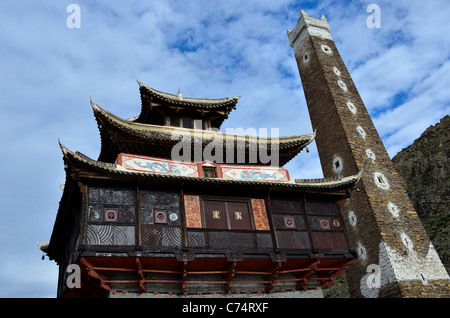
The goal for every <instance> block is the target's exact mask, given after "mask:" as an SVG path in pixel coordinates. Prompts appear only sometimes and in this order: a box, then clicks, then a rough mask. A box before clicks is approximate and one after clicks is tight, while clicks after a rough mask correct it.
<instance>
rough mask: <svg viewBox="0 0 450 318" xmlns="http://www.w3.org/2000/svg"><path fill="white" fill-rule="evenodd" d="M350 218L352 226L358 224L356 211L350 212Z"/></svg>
mask: <svg viewBox="0 0 450 318" xmlns="http://www.w3.org/2000/svg"><path fill="white" fill-rule="evenodd" d="M348 220H349V222H350V224H351V225H352V226H356V223H358V218H357V217H356V214H355V212H353V211H350V212H348Z"/></svg>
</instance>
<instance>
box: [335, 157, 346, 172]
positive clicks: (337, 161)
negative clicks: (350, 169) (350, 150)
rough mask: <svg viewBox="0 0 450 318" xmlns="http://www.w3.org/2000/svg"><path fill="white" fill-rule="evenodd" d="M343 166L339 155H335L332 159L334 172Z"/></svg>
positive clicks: (339, 170) (340, 169)
mask: <svg viewBox="0 0 450 318" xmlns="http://www.w3.org/2000/svg"><path fill="white" fill-rule="evenodd" d="M343 168H344V164H343V163H342V159H341V157H335V158H334V159H333V171H334V172H335V173H339V172H341V171H342V169H343Z"/></svg>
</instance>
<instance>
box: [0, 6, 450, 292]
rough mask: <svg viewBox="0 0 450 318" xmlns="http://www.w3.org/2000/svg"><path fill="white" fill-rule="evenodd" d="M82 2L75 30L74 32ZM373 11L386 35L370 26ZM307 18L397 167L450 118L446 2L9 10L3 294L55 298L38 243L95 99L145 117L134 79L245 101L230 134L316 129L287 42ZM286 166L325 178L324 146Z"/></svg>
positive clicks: (85, 136) (96, 141)
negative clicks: (73, 15)
mask: <svg viewBox="0 0 450 318" xmlns="http://www.w3.org/2000/svg"><path fill="white" fill-rule="evenodd" d="M71 3H74V4H77V5H79V7H80V9H81V16H80V17H81V27H80V28H78V29H77V28H73V29H71V28H68V27H67V24H66V20H67V17H68V16H69V15H70V13H68V12H66V8H67V6H68V5H69V4H71ZM371 3H374V4H378V5H379V6H380V8H381V28H379V29H370V28H368V27H367V24H366V20H367V18H368V16H369V15H370V13H367V12H366V8H367V6H368V5H369V4H371ZM300 9H304V10H305V11H306V12H307V13H308V14H309V15H310V16H312V17H316V18H320V16H321V15H322V14H324V15H325V16H326V17H327V19H328V22H329V24H330V26H331V29H332V31H331V32H332V36H333V39H334V40H335V42H336V45H337V46H338V49H339V51H340V53H341V55H342V57H343V59H344V61H345V63H346V65H347V67H348V69H349V71H350V73H351V75H352V77H353V80H354V81H355V83H356V86H357V87H358V89H359V92H360V94H361V96H362V98H363V100H364V102H365V104H366V107H367V108H368V110H369V113H370V114H371V115H372V119H373V121H374V123H375V126H376V128H377V129H378V132H379V134H380V136H381V138H382V140H383V142H384V144H385V147H386V149H387V150H388V152H389V154H390V155H391V157H392V156H394V155H395V154H396V153H397V152H398V151H400V150H401V149H402V148H404V147H407V146H408V145H410V144H411V143H412V142H413V141H414V139H416V138H417V137H419V136H420V134H421V133H422V132H423V131H424V130H425V129H426V128H427V127H429V126H430V125H433V124H435V123H436V122H438V121H439V120H440V118H442V117H444V116H445V115H446V114H449V113H450V89H449V87H450V76H449V75H448V74H450V50H449V48H450V37H448V36H447V35H448V34H450V22H449V19H448V17H449V16H450V2H449V1H447V0H430V1H419V0H417V1H412V0H396V1H381V0H369V1H362V0H361V1H359V0H354V1H328V0H327V1H317V2H316V1H293V0H277V1H273V0H258V1H256V0H246V1H233V0H226V1H212V0H208V1H206V0H205V1H96V2H95V4H93V1H89V2H88V1H81V0H79V1H75V0H73V1H61V0H46V1H25V0H14V1H12V0H5V1H1V2H0V43H1V45H0V92H1V95H0V96H1V101H0V143H1V145H2V147H1V151H2V158H3V161H4V164H3V169H1V170H0V178H1V180H2V182H1V184H0V196H1V202H2V209H1V212H0V213H1V223H0V252H1V255H2V256H1V262H0V297H55V295H56V285H57V268H56V265H55V264H54V263H53V262H50V261H48V260H47V259H46V260H45V261H42V260H41V256H42V253H41V252H40V251H39V250H38V249H37V247H36V242H37V241H39V242H44V241H48V240H49V238H50V235H51V231H52V227H53V223H54V220H55V216H56V212H57V209H58V203H59V200H60V198H61V194H62V191H61V190H60V188H59V185H60V184H62V183H64V179H65V174H64V169H63V162H62V154H61V151H60V149H59V147H58V138H60V139H61V142H62V143H63V144H65V145H66V146H67V147H68V148H69V149H71V150H74V151H80V152H82V153H84V154H86V155H88V156H90V157H91V158H97V156H98V154H99V151H100V136H99V133H98V129H97V125H96V122H95V119H94V117H93V113H92V109H91V107H90V104H89V99H90V97H92V100H93V101H94V102H95V103H97V104H99V105H100V106H101V107H103V108H105V109H107V110H109V111H111V112H112V113H114V114H116V115H118V116H120V117H123V118H129V117H132V116H135V115H137V114H138V113H139V112H140V97H139V90H138V84H137V82H136V80H139V81H141V82H143V83H145V84H147V85H149V86H151V87H153V88H155V89H157V90H161V91H165V92H168V93H173V94H176V93H177V91H178V89H179V88H180V89H181V90H182V92H183V95H184V96H187V97H205V98H222V97H228V96H235V95H242V97H241V99H240V100H239V102H238V104H237V109H236V110H235V111H233V112H232V113H231V115H230V117H229V119H228V120H227V121H225V123H224V126H223V128H226V127H230V128H238V127H241V128H244V129H246V128H250V127H253V128H280V136H289V135H296V134H304V133H311V132H312V128H311V123H310V120H309V115H308V112H307V107H306V103H305V99H304V95H303V91H302V89H301V82H300V77H299V74H298V70H297V66H296V62H295V59H294V56H293V51H292V48H291V47H290V46H289V42H288V40H287V36H286V30H287V29H293V28H294V27H295V25H296V24H297V21H298V18H299V12H300ZM6 159H8V160H6ZM286 168H288V169H289V171H290V174H291V176H293V177H295V178H317V177H322V172H321V169H320V164H319V159H318V157H317V151H316V149H315V146H314V145H312V146H310V152H309V153H306V152H302V153H301V154H300V155H298V156H297V157H296V158H295V159H294V160H293V161H291V162H290V163H288V165H287V166H286Z"/></svg>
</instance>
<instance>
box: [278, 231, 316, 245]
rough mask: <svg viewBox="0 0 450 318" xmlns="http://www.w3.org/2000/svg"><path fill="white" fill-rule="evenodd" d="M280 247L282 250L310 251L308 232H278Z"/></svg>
mask: <svg viewBox="0 0 450 318" xmlns="http://www.w3.org/2000/svg"><path fill="white" fill-rule="evenodd" d="M277 238H278V245H279V247H280V248H287V249H292V248H296V249H297V248H298V249H309V248H311V244H310V242H309V237H308V233H307V232H298V231H277Z"/></svg>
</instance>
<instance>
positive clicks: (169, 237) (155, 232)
mask: <svg viewBox="0 0 450 318" xmlns="http://www.w3.org/2000/svg"><path fill="white" fill-rule="evenodd" d="M142 245H149V246H181V231H180V228H177V227H153V226H144V227H143V228H142Z"/></svg>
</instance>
